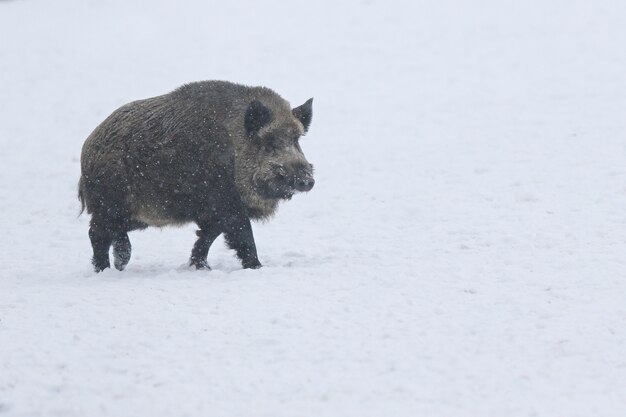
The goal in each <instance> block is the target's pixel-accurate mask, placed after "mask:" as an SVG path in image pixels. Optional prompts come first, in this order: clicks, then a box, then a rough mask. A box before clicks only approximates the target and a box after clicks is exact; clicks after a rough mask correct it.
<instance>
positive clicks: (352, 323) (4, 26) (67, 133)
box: [0, 0, 626, 417]
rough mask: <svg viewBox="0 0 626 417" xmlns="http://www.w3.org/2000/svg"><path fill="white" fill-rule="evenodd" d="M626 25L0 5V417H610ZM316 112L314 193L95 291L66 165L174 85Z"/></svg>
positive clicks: (622, 205) (534, 0)
mask: <svg viewBox="0 0 626 417" xmlns="http://www.w3.org/2000/svg"><path fill="white" fill-rule="evenodd" d="M625 18H626V5H625V3H624V2H623V1H619V0H616V1H603V0H595V1H582V0H580V1H579V0H568V1H565V0H553V1H543V0H527V1H507V0H505V1H496V0H493V1H490V0H477V1H472V2H469V1H461V0H458V1H451V0H437V1H434V0H433V1H407V2H400V1H398V2H387V1H381V0H359V1H356V0H347V1H345V2H336V1H330V0H328V1H326V0H325V1H295V0H294V1H289V2H282V1H271V0H260V1H254V2H253V1H250V2H245V1H242V0H237V1H221V2H205V1H199V0H198V1H189V2H179V1H164V0H150V1H148V0H141V1H132V2H131V1H122V0H98V1H96V0H85V1H79V0H57V1H44V0H11V1H0V94H1V98H0V103H1V109H0V158H1V159H0V196H1V198H0V213H1V217H0V224H1V230H2V240H0V265H1V266H2V267H1V269H0V416H2V417H4V416H11V417H37V416H42V417H43V416H45V417H54V416H63V417H74V416H75V417H82V416H91V417H94V416H95V417H97V416H116V417H125V416H129V417H130V416H154V417H160V416H217V417H219V416H242V417H244V416H285V417H287V416H290V417H291V416H316V417H324V416H341V417H347V416H358V417H368V416H383V415H385V416H441V417H444V416H445V417H447V416H467V417H474V416H494V417H495V416H498V417H499V416H508V417H517V416H581V417H582V416H585V417H586V416H604V417H607V416H623V415H624V413H625V410H626V355H625V352H626V258H625V254H626V250H625V245H626V137H625V132H626V117H625V113H624V112H625V109H626V53H625V50H624V45H626V25H624V19H625ZM203 79H226V80H230V81H236V82H241V83H245V84H250V85H266V86H269V87H271V88H273V89H275V90H276V91H277V92H279V93H280V94H281V95H282V96H283V97H285V98H286V99H288V100H289V101H290V102H291V103H292V104H294V105H297V104H301V103H302V102H304V101H305V100H306V99H308V98H309V97H311V96H314V97H315V104H314V118H313V123H312V127H311V131H310V132H309V134H308V135H307V136H306V138H304V139H303V141H302V146H303V148H304V151H305V153H306V155H307V157H308V159H309V160H310V161H311V162H312V163H314V164H315V166H316V180H317V184H316V186H315V188H314V189H313V191H312V192H311V193H308V194H306V195H298V196H296V197H294V199H293V200H292V201H290V202H288V203H286V204H284V205H283V206H282V207H281V208H280V210H279V213H278V215H277V217H276V218H275V219H274V220H273V221H271V222H269V223H265V224H255V225H254V226H253V227H254V232H255V236H256V241H257V246H258V248H259V256H260V259H261V262H262V263H263V264H264V265H265V267H264V268H262V269H260V270H255V271H249V270H242V269H241V267H240V264H239V263H238V261H237V260H236V259H235V258H234V256H233V253H232V252H231V251H229V250H227V249H226V247H225V245H224V242H223V240H221V239H220V240H218V241H217V242H216V243H215V245H214V247H213V248H212V251H211V253H210V255H209V262H210V263H211V265H212V266H213V268H214V269H213V271H210V272H206V271H198V272H197V271H191V270H189V269H187V268H186V267H185V262H186V261H187V259H188V257H189V253H190V250H191V246H192V244H193V242H194V239H195V235H194V227H193V226H191V225H190V226H187V227H182V228H179V229H176V228H166V229H162V230H160V229H150V230H147V231H144V232H134V233H132V234H131V236H130V237H131V240H132V242H133V259H132V260H131V262H130V264H129V266H128V269H127V270H126V271H125V272H118V271H114V270H107V271H106V272H104V273H102V274H98V275H96V274H94V273H93V272H92V271H91V265H90V264H89V258H90V256H91V248H90V244H89V240H88V237H87V224H88V216H86V215H83V216H81V217H78V218H77V214H78V211H79V204H78V201H77V199H76V183H77V181H78V177H79V171H80V169H79V157H80V148H81V145H82V143H83V141H84V139H85V138H86V137H87V136H88V135H89V133H90V132H91V130H92V129H93V128H94V127H95V126H96V125H97V124H98V123H100V122H101V121H102V120H103V119H104V118H105V117H106V116H107V115H108V114H110V112H111V111H113V110H114V109H115V108H117V107H118V106H120V105H122V104H124V103H126V102H129V101H132V100H135V99H139V98H145V97H150V96H154V95H158V94H162V93H165V92H167V91H170V90H172V89H174V88H176V87H177V86H179V85H181V84H183V83H185V82H189V81H194V80H203Z"/></svg>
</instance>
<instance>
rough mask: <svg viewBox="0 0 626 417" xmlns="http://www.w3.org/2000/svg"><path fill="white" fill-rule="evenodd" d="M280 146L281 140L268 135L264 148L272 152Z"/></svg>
mask: <svg viewBox="0 0 626 417" xmlns="http://www.w3.org/2000/svg"><path fill="white" fill-rule="evenodd" d="M278 147H279V141H278V139H276V138H275V137H274V136H269V137H267V138H266V139H265V140H264V142H263V150H264V151H265V152H267V153H272V152H274V151H275V150H276V149H278Z"/></svg>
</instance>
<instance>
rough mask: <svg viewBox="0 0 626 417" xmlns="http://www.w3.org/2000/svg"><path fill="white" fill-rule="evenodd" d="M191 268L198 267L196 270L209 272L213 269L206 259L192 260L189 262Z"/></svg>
mask: <svg viewBox="0 0 626 417" xmlns="http://www.w3.org/2000/svg"><path fill="white" fill-rule="evenodd" d="M189 266H192V267H196V269H204V270H207V271H210V270H211V267H210V266H209V263H208V262H207V260H206V259H191V260H190V261H189Z"/></svg>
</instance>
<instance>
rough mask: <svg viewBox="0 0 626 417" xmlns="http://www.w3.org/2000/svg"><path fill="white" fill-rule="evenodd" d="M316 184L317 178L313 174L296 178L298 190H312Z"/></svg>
mask: <svg viewBox="0 0 626 417" xmlns="http://www.w3.org/2000/svg"><path fill="white" fill-rule="evenodd" d="M314 185H315V180H314V179H313V177H312V176H311V175H307V176H305V177H302V178H296V184H295V187H296V190H298V191H311V189H312V188H313V186H314Z"/></svg>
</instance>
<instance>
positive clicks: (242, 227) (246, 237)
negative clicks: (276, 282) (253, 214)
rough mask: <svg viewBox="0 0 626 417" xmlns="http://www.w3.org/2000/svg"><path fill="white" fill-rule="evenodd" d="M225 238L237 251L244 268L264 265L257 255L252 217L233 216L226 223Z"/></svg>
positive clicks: (255, 267)
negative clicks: (251, 223)
mask: <svg viewBox="0 0 626 417" xmlns="http://www.w3.org/2000/svg"><path fill="white" fill-rule="evenodd" d="M224 238H225V239H226V243H227V244H228V246H229V247H230V248H231V249H234V250H235V252H237V257H238V258H239V259H241V264H242V266H243V267H244V268H246V269H257V268H260V267H261V266H262V265H261V262H259V258H258V257H257V253H256V245H255V243H254V236H253V235H252V225H250V219H248V218H247V217H243V216H235V217H233V218H231V219H230V220H229V221H228V222H226V224H225V231H224Z"/></svg>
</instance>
